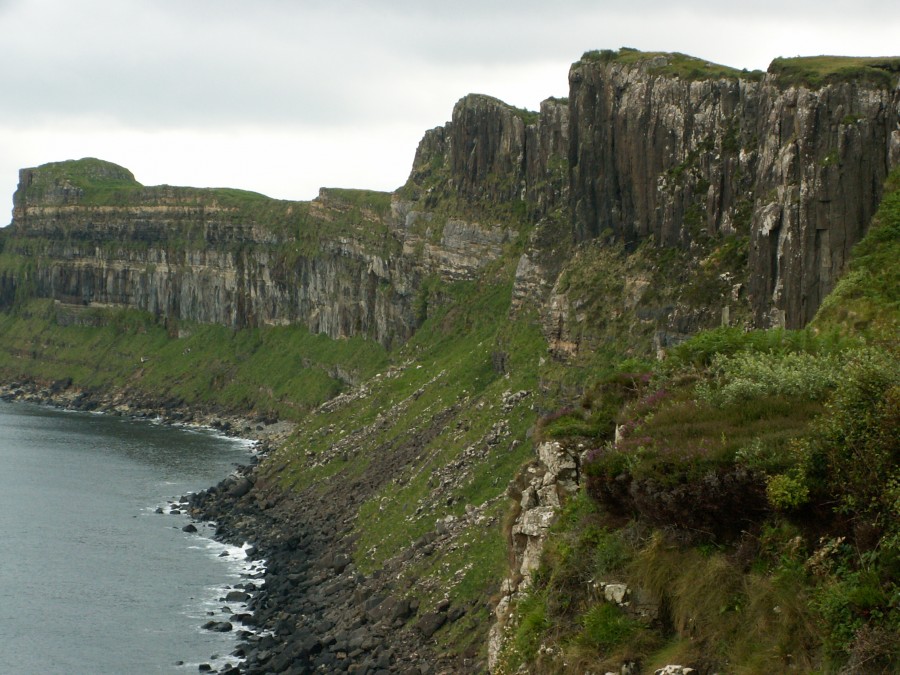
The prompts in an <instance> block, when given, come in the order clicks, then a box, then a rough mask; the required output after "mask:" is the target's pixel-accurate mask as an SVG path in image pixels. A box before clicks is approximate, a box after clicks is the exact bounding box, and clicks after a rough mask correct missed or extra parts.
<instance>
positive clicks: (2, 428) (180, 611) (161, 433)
mask: <svg viewBox="0 0 900 675" xmlns="http://www.w3.org/2000/svg"><path fill="white" fill-rule="evenodd" d="M249 458H250V451H249V447H248V445H247V444H246V443H244V442H241V441H235V440H232V439H227V438H222V437H220V436H216V435H213V434H211V433H207V432H202V431H196V430H188V429H178V428H172V427H168V426H164V425H159V424H153V423H150V422H146V421H135V420H130V419H127V418H122V417H115V416H105V415H92V414H85V413H70V412H64V411H60V410H56V409H52V408H47V407H42V406H35V405H29V404H22V403H7V402H0V541H2V544H0V644H2V645H3V647H2V652H3V654H4V657H5V658H4V664H5V667H8V668H10V669H11V671H10V672H17V673H124V672H140V673H157V672H159V673H178V672H197V667H198V665H199V664H200V663H212V664H213V665H216V664H219V665H221V664H223V663H224V662H225V658H226V657H227V655H228V654H229V653H230V652H231V651H232V650H233V649H234V647H235V644H236V641H235V636H234V634H233V633H213V632H210V631H204V630H202V629H201V628H200V626H201V625H202V624H203V623H204V622H205V621H206V620H208V619H210V618H215V619H217V620H225V619H227V614H223V611H222V606H223V604H224V603H222V602H220V601H219V600H218V599H219V598H220V597H222V596H224V595H225V593H226V592H227V588H228V587H230V586H233V585H234V584H237V583H240V582H241V580H242V576H241V575H242V572H244V571H245V569H246V561H245V560H244V557H243V554H242V552H241V550H240V549H238V548H235V547H229V546H225V545H223V544H220V543H218V542H215V541H213V540H212V539H210V538H209V537H210V535H211V533H212V530H211V529H210V528H208V527H206V526H204V525H199V528H200V533H199V534H189V533H186V532H182V531H181V528H182V526H184V525H185V524H186V523H187V518H186V517H184V516H176V515H161V514H158V513H156V510H157V508H158V507H160V506H162V507H166V505H167V502H168V501H169V500H171V499H177V498H178V497H179V496H181V495H183V494H185V493H187V492H191V491H196V490H200V489H203V488H205V487H207V486H209V485H212V484H214V483H216V482H218V481H219V480H220V479H221V478H223V477H224V476H225V475H227V474H228V473H229V472H230V471H231V470H232V469H233V468H234V466H235V464H238V463H246V462H247V461H248V460H249ZM223 554H224V555H223ZM230 609H232V610H235V609H236V608H234V607H232V608H230ZM209 612H212V613H213V614H212V615H210V614H209ZM213 656H217V657H219V658H218V659H213V658H212V657H213ZM177 664H178V665H177Z"/></svg>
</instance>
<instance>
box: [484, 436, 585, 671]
mask: <svg viewBox="0 0 900 675" xmlns="http://www.w3.org/2000/svg"><path fill="white" fill-rule="evenodd" d="M576 452H577V451H574V450H572V449H569V448H565V447H564V446H563V445H561V444H560V443H558V442H556V441H549V442H545V443H541V444H540V445H539V446H538V448H537V454H538V459H537V461H536V462H534V463H533V464H532V465H530V466H528V467H527V468H526V469H525V470H524V471H523V472H521V473H520V475H519V477H518V479H517V481H521V484H522V488H521V495H520V496H519V513H518V515H517V516H516V519H515V521H514V522H513V524H512V528H511V530H510V534H511V551H510V553H511V554H512V559H513V562H512V565H511V569H510V575H509V576H508V577H507V579H506V580H505V581H504V582H503V584H502V585H501V597H500V600H499V601H498V603H497V606H496V607H495V608H494V617H495V619H496V620H495V622H494V624H493V625H492V626H491V631H490V636H489V639H488V667H489V669H490V670H494V668H495V666H496V664H497V659H498V658H499V655H500V652H501V650H502V649H503V645H504V643H505V641H506V639H507V637H508V634H507V621H508V619H509V618H510V617H509V611H510V606H511V604H512V603H513V602H514V601H515V600H516V599H517V598H519V597H520V595H521V593H522V592H524V591H525V590H527V589H528V588H529V587H530V585H531V582H532V574H533V573H534V572H535V570H537V568H538V565H539V564H540V558H541V553H542V552H543V550H544V541H545V540H546V538H547V535H548V533H549V532H550V526H551V525H552V524H553V522H554V521H555V519H556V516H557V514H558V512H559V508H560V506H561V504H562V501H561V500H565V499H566V498H567V497H569V496H571V495H573V494H574V493H575V492H576V491H577V490H578V486H579V481H580V477H579V465H580V459H579V457H578V455H577V454H576ZM517 490H518V488H517V487H516V486H515V485H511V486H510V492H511V493H515V492H517Z"/></svg>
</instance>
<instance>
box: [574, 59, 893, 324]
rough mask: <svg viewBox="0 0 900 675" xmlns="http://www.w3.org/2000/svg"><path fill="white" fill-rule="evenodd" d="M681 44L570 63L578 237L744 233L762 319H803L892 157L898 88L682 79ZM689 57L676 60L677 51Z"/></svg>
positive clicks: (664, 240) (872, 202)
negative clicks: (673, 49)
mask: <svg viewBox="0 0 900 675" xmlns="http://www.w3.org/2000/svg"><path fill="white" fill-rule="evenodd" d="M678 58H679V55H647V56H646V58H634V59H627V60H623V59H621V58H617V57H615V56H613V55H610V56H609V57H607V58H605V59H604V58H593V59H585V60H583V61H581V62H579V63H577V64H575V65H574V66H573V67H572V70H571V71H570V73H569V81H570V84H571V94H570V101H571V102H570V115H571V125H570V128H571V136H570V151H569V162H570V166H571V181H572V182H571V187H570V195H571V196H570V199H571V205H572V215H573V227H574V231H575V235H576V237H577V238H578V239H581V240H584V239H588V238H592V237H597V236H602V235H604V234H606V233H610V234H613V235H615V236H617V237H619V238H621V239H623V240H624V241H625V242H627V243H629V244H631V245H635V244H636V243H637V242H638V241H640V240H641V239H644V238H647V237H652V238H653V239H654V241H655V242H656V243H657V244H659V245H662V246H682V247H690V246H691V245H692V244H694V243H695V242H696V241H698V239H700V238H702V237H704V236H727V235H733V234H738V235H743V236H749V237H750V240H751V247H750V256H749V270H748V271H749V275H748V276H749V279H750V286H749V292H750V296H751V302H752V305H753V309H754V314H755V321H756V323H757V325H761V326H765V325H770V324H773V323H775V324H778V323H781V324H784V325H787V326H788V327H791V328H797V327H801V326H803V325H804V324H805V323H806V322H808V321H809V320H810V319H811V318H812V316H813V315H814V314H815V311H816V309H817V308H818V306H819V304H820V303H821V301H822V299H823V298H824V296H825V295H826V294H827V293H828V292H829V291H830V290H831V288H832V287H833V285H834V283H835V281H836V278H837V276H838V274H840V272H841V271H842V270H843V268H844V264H845V261H846V259H847V256H848V254H849V251H850V248H851V247H852V246H853V244H855V243H856V242H857V241H858V240H859V239H860V238H861V237H862V235H863V234H864V232H865V230H866V228H867V226H868V223H869V220H870V219H871V217H872V214H873V213H874V212H875V209H876V207H877V206H878V202H879V200H880V197H881V194H880V190H881V185H882V183H883V182H884V179H885V177H886V176H887V173H888V171H889V170H890V168H891V166H893V165H894V164H896V162H897V153H898V151H897V144H898V142H900V90H898V88H897V86H896V80H897V76H896V74H895V75H894V76H893V80H894V86H892V87H884V86H880V85H876V84H873V83H872V82H869V81H866V80H863V79H858V80H853V81H846V82H835V83H826V84H823V85H822V86H820V87H818V88H811V87H809V86H806V85H802V84H801V85H796V84H793V83H790V84H787V85H786V84H785V83H783V82H782V78H781V77H780V76H779V75H778V74H776V73H769V74H766V75H765V76H751V75H749V74H746V75H745V74H741V73H737V72H735V73H734V74H733V75H728V76H724V75H721V74H716V75H714V76H702V75H697V76H688V77H682V76H679V75H678V74H677V72H674V73H673V71H672V68H673V67H674V65H673V64H674V63H675V62H676V60H677V59H678ZM681 58H684V57H681Z"/></svg>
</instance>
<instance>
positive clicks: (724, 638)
mask: <svg viewBox="0 0 900 675" xmlns="http://www.w3.org/2000/svg"><path fill="white" fill-rule="evenodd" d="M898 179H900V172H898V171H895V172H894V173H893V174H892V175H891V177H890V178H889V180H888V182H887V186H886V191H885V198H884V201H883V203H882V205H881V208H880V210H879V212H878V214H877V216H876V218H875V220H874V222H873V225H872V228H871V230H870V232H869V234H868V235H867V236H866V238H865V239H864V240H863V241H862V242H860V244H859V245H858V246H857V247H856V249H855V251H854V258H853V261H852V263H851V266H850V271H849V272H848V273H847V275H846V277H845V278H844V279H843V280H842V281H841V282H840V283H839V285H838V287H837V288H836V289H835V292H834V294H833V295H832V296H830V297H829V298H828V299H827V301H826V302H825V303H824V304H823V306H822V308H821V310H820V312H819V314H818V316H817V317H816V319H815V321H814V322H813V324H812V325H811V326H810V327H808V328H807V329H806V330H803V331H781V330H777V331H774V330H773V331H757V332H752V333H745V332H743V331H741V330H738V329H733V328H721V329H717V330H714V331H709V332H704V333H700V334H698V335H697V336H695V337H694V338H693V339H691V340H689V341H688V342H686V343H684V344H682V345H680V346H678V347H677V348H675V349H673V350H671V352H670V354H669V358H668V359H667V360H666V361H664V362H661V363H659V364H657V365H656V366H654V367H653V368H649V369H646V370H645V371H643V372H624V371H623V372H620V373H618V374H612V375H606V376H605V377H602V378H598V379H597V381H596V382H595V384H594V386H593V387H592V388H589V391H588V392H587V395H586V396H585V398H584V400H583V402H582V405H581V406H580V407H577V408H575V409H571V410H568V411H567V412H566V414H565V415H563V416H552V417H549V418H547V422H545V423H541V422H539V427H542V429H543V433H544V435H545V436H548V437H556V438H558V439H559V440H561V441H562V442H571V441H572V440H573V432H574V433H575V436H574V440H575V441H577V442H581V443H585V444H589V445H590V446H591V447H592V448H593V449H592V450H591V451H590V452H589V453H588V454H587V456H586V458H585V465H584V469H585V474H586V480H585V484H584V490H583V491H582V492H581V493H579V494H578V496H577V497H576V498H575V499H573V500H572V501H571V502H570V503H569V504H568V505H567V507H566V509H565V510H564V513H563V515H562V517H561V518H560V520H559V521H558V523H557V525H556V527H555V532H554V534H553V536H552V537H551V539H550V540H549V544H548V546H547V548H546V550H545V553H544V557H543V562H542V566H541V568H540V569H539V570H538V572H537V573H536V575H535V580H534V586H533V588H532V590H531V592H530V593H529V594H528V595H527V596H526V597H525V598H524V599H522V600H520V602H519V603H518V606H517V609H516V619H515V620H514V622H513V623H514V626H515V629H514V631H513V635H512V638H511V640H510V641H509V643H508V644H507V647H506V650H505V652H504V654H503V658H502V664H501V670H502V672H515V671H516V670H517V669H518V668H520V667H522V666H525V667H526V668H527V669H528V671H529V672H533V673H556V672H571V671H572V670H577V671H578V672H582V671H592V672H604V670H613V671H616V670H617V669H618V668H620V667H621V666H622V664H623V663H635V664H637V665H638V667H639V668H640V672H653V670H654V669H656V668H660V667H662V666H664V665H666V664H671V663H681V664H685V665H691V666H693V667H695V668H697V669H699V670H700V671H701V672H729V673H769V672H798V673H808V672H853V673H893V672H897V671H898V668H900V638H898V635H900V603H898V598H900V586H898V579H900V525H898V523H900V441H898V439H900V415H898V410H900V405H898V404H900V360H898V358H897V357H898V355H897V342H896V337H897V334H898V332H897V329H898V325H900V324H898V318H900V315H898V304H897V294H898V285H897V278H896V265H894V264H893V261H895V260H896V258H897V255H898V246H900V238H898V236H897V234H898V230H897V227H898V223H900V210H898V208H897V207H898V204H900V202H898V198H900V183H898ZM613 425H614V426H616V427H617V433H616V435H617V440H616V441H615V442H613V441H611V440H608V439H609V438H610V436H609V431H608V430H609V428H610V427H611V426H613ZM592 429H595V430H598V431H592ZM604 582H606V583H613V582H615V583H626V584H627V585H628V586H629V588H630V589H631V593H632V595H631V600H632V602H631V606H629V607H625V608H623V607H619V606H617V605H615V604H614V603H610V602H609V601H607V600H606V599H605V597H604V594H603V591H602V588H603V583H604ZM641 610H643V611H641Z"/></svg>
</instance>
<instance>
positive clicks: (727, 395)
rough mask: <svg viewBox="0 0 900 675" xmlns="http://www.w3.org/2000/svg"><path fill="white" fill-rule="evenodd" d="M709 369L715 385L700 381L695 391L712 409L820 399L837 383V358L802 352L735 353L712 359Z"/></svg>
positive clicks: (838, 360) (838, 367)
mask: <svg viewBox="0 0 900 675" xmlns="http://www.w3.org/2000/svg"><path fill="white" fill-rule="evenodd" d="M712 370H713V372H714V373H715V378H716V380H715V384H711V383H710V382H709V381H704V382H701V383H700V384H698V385H697V390H696V391H697V397H698V398H699V399H700V400H701V401H704V402H705V403H709V404H712V405H715V406H726V405H734V404H738V403H742V402H745V401H749V400H752V399H759V398H763V397H766V396H779V395H784V396H791V397H803V398H806V399H810V400H822V399H823V398H825V397H826V396H827V394H828V393H829V391H830V390H831V389H833V388H834V386H835V385H836V384H837V381H838V378H839V376H840V359H839V357H838V356H837V355H833V354H826V355H815V354H809V353H805V352H788V353H786V354H765V353H759V352H739V353H737V354H734V355H731V356H726V355H717V356H715V357H713V360H712Z"/></svg>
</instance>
